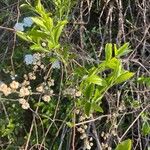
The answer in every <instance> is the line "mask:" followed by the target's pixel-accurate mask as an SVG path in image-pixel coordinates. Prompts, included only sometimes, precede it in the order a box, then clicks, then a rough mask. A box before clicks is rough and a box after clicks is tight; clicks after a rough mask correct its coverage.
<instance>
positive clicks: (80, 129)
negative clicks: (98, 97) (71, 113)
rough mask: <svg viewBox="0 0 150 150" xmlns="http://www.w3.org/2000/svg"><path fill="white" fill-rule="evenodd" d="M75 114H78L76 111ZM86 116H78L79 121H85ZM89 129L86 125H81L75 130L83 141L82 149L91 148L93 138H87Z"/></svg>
mask: <svg viewBox="0 0 150 150" xmlns="http://www.w3.org/2000/svg"><path fill="white" fill-rule="evenodd" d="M76 114H80V112H79V111H78V110H76ZM87 118H89V117H87V116H83V115H80V117H79V121H80V122H81V121H85V120H86V119H87ZM88 129H89V127H88V126H87V125H86V124H82V125H81V126H80V127H78V128H77V131H78V132H79V133H80V134H81V135H80V139H81V140H83V141H84V148H85V149H87V150H90V149H91V148H92V146H93V138H92V137H89V135H88Z"/></svg>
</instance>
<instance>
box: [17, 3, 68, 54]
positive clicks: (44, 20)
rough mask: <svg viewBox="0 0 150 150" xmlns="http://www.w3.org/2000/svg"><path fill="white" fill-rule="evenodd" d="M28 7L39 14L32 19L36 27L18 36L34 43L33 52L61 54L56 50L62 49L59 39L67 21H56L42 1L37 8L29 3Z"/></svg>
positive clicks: (19, 33)
mask: <svg viewBox="0 0 150 150" xmlns="http://www.w3.org/2000/svg"><path fill="white" fill-rule="evenodd" d="M28 7H30V8H31V9H32V10H33V11H34V12H36V13H37V16H35V17H31V19H32V21H33V22H34V25H33V27H32V28H31V29H30V30H28V31H26V32H21V31H18V32H17V35H18V36H20V37H21V38H22V39H24V40H26V41H28V42H31V43H32V45H31V47H30V48H31V50H34V51H41V52H50V51H55V53H56V54H58V53H59V52H58V51H56V49H59V48H60V43H59V38H60V35H61V33H62V31H63V28H64V26H65V25H66V24H67V20H58V21H57V20H56V19H54V18H53V17H52V16H51V14H50V13H48V12H47V11H46V10H45V9H44V7H43V5H42V4H41V1H40V0H38V1H37V3H36V5H35V7H33V6H31V4H30V3H28ZM58 55H59V54H58Z"/></svg>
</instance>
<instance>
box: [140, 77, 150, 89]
mask: <svg viewBox="0 0 150 150" xmlns="http://www.w3.org/2000/svg"><path fill="white" fill-rule="evenodd" d="M138 82H139V83H144V84H146V85H147V86H149V87H150V77H140V78H138Z"/></svg>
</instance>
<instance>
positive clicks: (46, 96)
mask: <svg viewBox="0 0 150 150" xmlns="http://www.w3.org/2000/svg"><path fill="white" fill-rule="evenodd" d="M42 99H43V100H44V101H45V102H49V101H50V100H51V97H50V96H49V95H44V96H43V97H42Z"/></svg>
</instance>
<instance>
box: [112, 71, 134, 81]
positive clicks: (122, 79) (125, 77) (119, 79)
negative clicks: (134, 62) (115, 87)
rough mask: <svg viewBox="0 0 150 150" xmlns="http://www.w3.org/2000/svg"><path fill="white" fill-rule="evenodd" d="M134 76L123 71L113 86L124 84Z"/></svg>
mask: <svg viewBox="0 0 150 150" xmlns="http://www.w3.org/2000/svg"><path fill="white" fill-rule="evenodd" d="M133 75H134V73H133V72H129V71H125V72H124V73H123V74H121V75H120V76H119V77H118V78H117V79H116V81H115V84H118V83H121V82H124V81H126V80H128V79H130V78H131V77H132V76H133Z"/></svg>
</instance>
